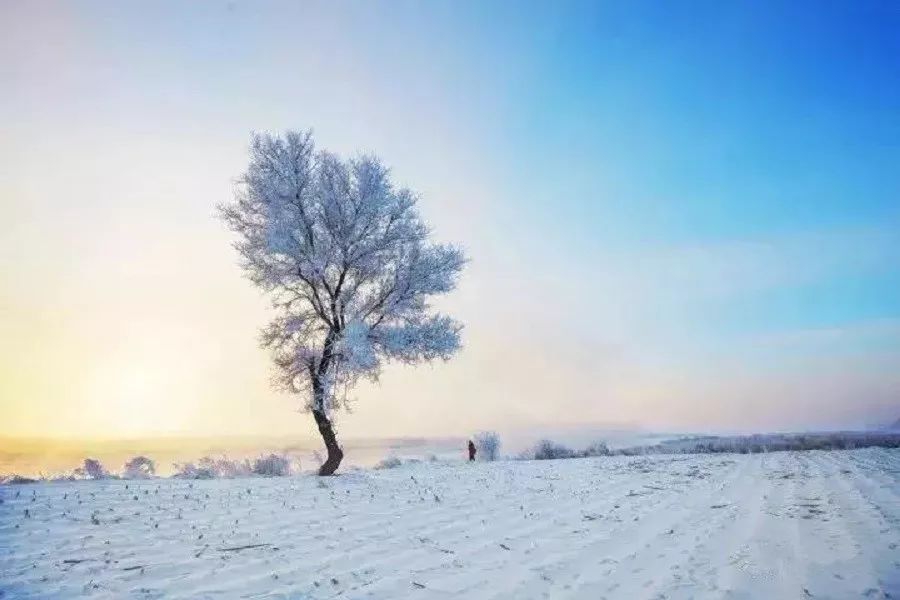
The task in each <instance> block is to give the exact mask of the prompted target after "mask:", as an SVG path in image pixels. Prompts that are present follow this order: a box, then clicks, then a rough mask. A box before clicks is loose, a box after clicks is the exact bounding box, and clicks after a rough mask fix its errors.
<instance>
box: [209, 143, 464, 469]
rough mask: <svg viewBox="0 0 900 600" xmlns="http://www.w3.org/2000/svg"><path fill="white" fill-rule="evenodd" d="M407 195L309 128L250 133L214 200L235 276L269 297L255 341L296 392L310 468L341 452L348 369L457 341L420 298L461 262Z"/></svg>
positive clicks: (453, 347) (447, 281) (425, 356)
mask: <svg viewBox="0 0 900 600" xmlns="http://www.w3.org/2000/svg"><path fill="white" fill-rule="evenodd" d="M416 200H417V196H416V194H415V193H413V192H412V191H410V190H408V189H406V188H397V187H395V186H394V184H393V183H392V182H391V179H390V174H389V171H388V169H387V168H386V167H385V166H384V165H382V163H381V162H380V161H379V160H378V159H377V158H376V157H374V156H370V155H365V156H360V157H358V158H355V159H350V160H347V159H342V158H340V157H338V156H336V155H334V154H331V153H329V152H326V151H318V152H317V151H316V150H315V147H314V144H313V139H312V134H311V132H309V131H306V132H294V131H288V132H286V133H285V134H284V135H282V136H273V135H269V134H261V135H254V136H253V137H252V141H251V145H250V165H249V167H248V168H247V171H246V172H245V173H244V175H243V177H241V178H240V179H239V182H238V187H237V190H236V192H235V197H234V200H233V201H232V202H230V203H225V204H222V205H220V206H219V212H220V216H221V218H222V219H223V220H224V221H225V222H226V224H227V225H228V226H229V228H231V229H232V230H233V231H234V232H236V233H237V234H238V236H239V241H238V242H237V243H236V244H235V247H236V248H237V250H238V252H239V253H240V255H241V258H242V267H243V269H244V272H245V273H246V275H247V277H248V278H249V279H250V280H251V281H252V282H253V283H254V284H255V285H257V286H258V287H260V288H261V289H263V290H264V291H266V292H268V293H269V294H270V296H271V298H272V303H273V306H274V308H275V310H276V313H277V315H276V317H275V318H274V319H273V320H272V322H271V323H270V324H269V326H268V327H266V328H265V329H264V330H263V331H262V336H261V344H262V346H263V347H264V348H267V349H269V350H270V351H271V353H272V356H273V359H274V363H275V368H276V374H275V378H274V380H275V384H276V386H277V387H278V388H280V389H284V390H287V391H289V392H293V393H298V394H306V395H307V400H306V403H305V405H304V407H305V408H306V410H308V411H309V412H311V413H312V415H313V418H314V419H315V422H316V426H317V427H318V430H319V433H320V434H321V436H322V440H323V441H324V443H325V448H326V450H327V453H328V455H327V458H326V460H325V462H324V463H322V466H321V467H320V469H319V474H320V475H331V474H333V473H334V472H335V470H337V468H338V466H339V465H340V463H341V460H342V459H343V456H344V453H343V450H342V449H341V447H340V445H339V444H338V442H337V438H336V436H335V432H334V427H333V412H334V411H335V410H336V409H338V408H340V407H341V406H342V405H344V404H345V403H346V398H347V397H346V393H347V390H348V389H349V388H350V387H352V386H353V385H354V384H355V383H356V382H357V381H358V380H359V378H360V377H368V378H370V379H373V380H375V379H377V377H378V374H379V372H380V370H381V366H382V364H383V363H384V362H385V361H387V360H398V361H401V362H405V363H417V362H421V361H431V360H434V359H438V358H440V359H444V360H447V359H449V358H450V357H451V356H452V355H453V354H454V353H455V352H456V351H457V350H458V349H459V347H460V338H459V333H460V330H461V329H462V325H461V324H459V323H458V322H456V321H454V320H453V319H451V318H450V317H448V316H445V315H442V314H439V313H435V312H433V311H432V310H431V306H430V305H429V300H430V298H431V297H432V296H436V295H439V294H443V293H446V292H449V291H451V290H453V289H454V287H455V286H456V279H457V277H458V275H459V273H460V272H461V270H462V267H463V265H464V263H465V258H464V256H463V254H462V252H461V250H459V249H458V248H456V247H455V246H452V245H446V244H436V243H433V242H431V241H430V240H429V235H430V231H429V229H428V227H427V226H426V225H425V224H424V223H423V221H422V219H421V218H420V216H419V214H418V211H417V210H416Z"/></svg>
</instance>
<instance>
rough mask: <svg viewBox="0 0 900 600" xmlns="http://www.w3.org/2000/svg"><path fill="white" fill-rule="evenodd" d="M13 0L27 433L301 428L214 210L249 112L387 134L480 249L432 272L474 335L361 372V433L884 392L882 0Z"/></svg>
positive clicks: (658, 420) (10, 416)
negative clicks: (269, 362) (452, 273)
mask: <svg viewBox="0 0 900 600" xmlns="http://www.w3.org/2000/svg"><path fill="white" fill-rule="evenodd" d="M0 17H2V18H0V23H2V25H0V51H2V52H0V56H2V58H0V84H2V87H3V89H4V91H5V93H4V95H3V96H2V97H0V126H2V136H3V140H4V142H3V144H2V145H0V159H2V160H0V194H2V195H0V201H2V202H3V206H4V209H5V211H6V213H7V215H8V217H9V218H8V219H7V220H6V222H5V223H3V224H0V251H2V255H3V258H2V259H0V260H2V261H3V262H2V263H0V264H2V266H3V268H4V272H5V273H7V274H8V276H7V278H6V281H5V282H4V283H3V286H4V288H5V289H4V290H3V292H4V295H5V296H6V297H7V298H9V300H8V302H7V310H5V311H4V312H3V314H2V315H0V325H2V326H3V331H4V332H5V334H6V336H5V337H6V339H7V340H16V343H12V344H7V347H6V348H4V349H3V350H4V352H3V358H4V360H5V361H6V364H7V365H8V367H7V368H8V369H9V371H10V375H9V376H8V377H6V378H4V381H3V383H2V384H0V385H4V386H5V388H0V392H2V393H3V394H4V395H5V396H6V397H9V398H12V397H15V398H18V399H20V400H19V401H17V402H16V403H12V402H9V403H7V404H6V406H5V407H4V410H5V414H4V415H3V416H4V418H5V420H6V421H7V422H10V423H13V425H12V429H13V430H16V431H21V432H26V433H28V432H32V433H33V432H35V431H41V430H48V431H52V432H54V433H55V434H59V435H66V434H73V433H79V432H80V433H85V434H87V433H90V434H98V433H102V432H104V431H108V430H110V429H118V430H121V431H123V432H126V433H129V434H143V433H159V432H175V433H179V432H181V433H184V432H187V433H192V432H217V433H222V432H231V431H234V430H235V429H238V430H241V431H243V429H241V428H244V429H246V431H247V432H254V433H255V432H261V431H262V432H267V431H271V430H273V429H278V428H279V427H284V428H285V430H286V431H294V430H296V429H297V428H299V427H305V426H306V420H301V418H300V417H297V420H290V419H288V420H285V419H284V418H282V416H283V415H284V414H285V410H290V408H291V407H292V406H294V404H296V403H295V402H294V401H293V400H292V399H290V398H284V397H281V396H278V395H276V394H274V393H273V392H271V391H270V390H269V389H268V387H267V383H266V382H267V366H266V357H265V355H264V354H263V353H262V352H261V351H260V350H258V349H257V348H256V347H255V330H256V328H257V327H258V326H260V325H262V324H263V323H264V322H265V318H266V308H265V303H264V302H263V301H262V300H261V299H260V298H259V297H258V295H257V294H256V293H255V292H254V291H253V290H251V289H249V285H248V284H247V283H246V282H245V281H243V280H241V279H240V277H239V273H238V271H237V269H236V267H235V266H234V256H233V255H232V254H231V251H230V248H229V247H228V242H229V238H228V235H227V233H226V232H224V231H223V228H222V227H221V225H220V224H219V223H217V222H216V221H215V220H214V219H212V218H211V215H212V213H213V207H214V206H215V204H216V203H217V202H219V201H221V200H223V199H224V198H227V197H228V196H229V195H230V194H231V189H232V182H233V180H234V178H235V177H237V175H238V174H239V173H240V171H241V169H242V168H243V166H244V164H245V162H246V145H247V140H248V136H249V132H250V131H252V130H270V131H278V130H283V129H286V128H305V127H313V128H314V129H315V131H316V136H317V140H318V142H319V144H320V145H322V146H323V147H328V148H330V149H333V150H336V151H339V152H343V153H353V152H356V151H361V150H362V151H366V150H371V151H375V152H377V153H378V154H379V155H381V156H382V157H383V158H384V160H385V161H386V162H387V163H388V164H390V165H391V166H392V167H393V169H394V174H395V177H396V179H397V180H398V181H399V182H401V183H403V184H405V185H409V186H410V187H412V188H414V189H416V190H418V191H419V192H421V193H422V196H423V202H422V211H423V212H424V214H425V215H426V217H427V218H428V219H429V220H430V221H431V223H432V224H433V225H434V228H435V231H436V234H437V235H438V236H439V237H441V238H442V239H446V240H453V241H457V242H460V243H462V244H463V245H464V246H465V247H466V248H467V250H468V252H469V254H470V255H471V257H472V263H471V265H470V267H469V270H468V273H467V275H466V276H465V278H464V280H463V282H462V285H461V287H460V289H459V291H458V292H457V293H456V294H455V295H454V296H453V297H452V298H449V299H447V300H446V305H447V307H448V309H450V310H452V311H454V312H455V313H456V314H457V315H458V316H459V317H460V318H462V319H463V320H464V321H465V322H466V324H467V329H466V337H465V343H466V349H465V351H464V352H463V353H462V355H461V356H460V357H459V358H458V359H457V360H455V361H453V362H451V363H448V364H446V365H439V366H435V367H433V368H424V369H419V370H416V371H411V370H409V369H399V368H398V369H392V370H390V371H389V372H388V373H386V374H385V377H384V378H383V380H382V384H381V386H380V387H364V388H362V389H361V390H360V392H359V398H360V401H359V404H358V409H357V410H356V411H355V412H354V414H352V415H350V416H347V417H344V419H345V420H344V422H343V426H344V427H345V429H346V430H347V431H349V432H351V433H357V434H362V433H372V432H374V433H383V434H416V433H427V434H439V433H465V432H467V431H469V430H470V429H473V428H481V427H495V428H502V426H510V427H512V426H522V427H526V426H528V427H531V426H535V425H536V424H541V423H548V422H553V423H557V424H559V425H567V424H581V423H613V424H615V423H623V424H637V425H641V426H646V427H651V428H682V429H683V428H693V429H729V430H734V429H754V428H755V429H761V428H768V429H772V428H780V429H784V428H804V427H819V426H822V427H824V426H828V427H835V426H853V425H859V424H865V423H875V422H881V421H884V420H893V419H895V418H896V417H897V416H898V415H897V413H898V412H900V375H898V373H900V69H898V64H900V8H898V5H897V4H896V3H890V2H856V3H822V2H784V3H776V2H766V3H720V2H692V3H681V4H673V3H665V2H655V3H651V2H603V3H596V2H584V3H577V2H554V3H549V2H546V3H538V2H533V3H528V2H431V3H420V2H391V3H362V2H356V3H350V2H348V3H324V2H322V3H287V2H285V3H273V2H262V3H247V2H229V3H214V2H209V3H190V4H185V3H177V2H171V3H165V2H163V3H154V4H140V3H117V4H110V3H105V2H74V3H59V4H54V3H24V4H23V3H14V2H9V1H4V2H2V3H0ZM187 256H189V257H190V258H191V260H185V258H186V257H187ZM61 257H64V259H61ZM63 299H64V300H63ZM48 340H52V341H53V343H49V344H48V343H47V341H48ZM126 340H127V341H126ZM173 345H174V346H178V347H179V348H182V349H183V348H191V349H198V351H197V352H196V353H188V352H186V351H185V350H180V351H179V352H173V350H172V347H173ZM72 355H76V356H78V357H79V358H78V360H77V361H75V363H74V364H71V365H69V366H67V367H65V369H67V370H64V372H63V373H62V374H61V378H62V379H64V380H66V382H67V383H66V385H63V384H62V383H60V382H55V381H47V378H46V377H44V376H43V373H42V370H41V369H40V367H39V366H38V365H40V364H46V363H47V362H58V363H61V364H62V363H65V364H68V362H67V359H66V357H67V356H72ZM184 365H193V366H192V368H186V367H185V366H184ZM173 373H175V375H173ZM109 382H112V383H109ZM163 396H164V397H166V398H169V400H167V401H165V402H162V403H160V402H159V401H158V398H160V397H163ZM248 396H249V397H253V398H255V399H256V400H255V402H256V403H257V407H256V409H255V411H254V416H253V417H252V418H246V417H245V413H246V398H247V397H248ZM423 398H424V399H427V401H422V402H420V401H419V400H418V399H423ZM466 400H468V401H466ZM137 407H139V410H138V408H137ZM185 407H187V408H185ZM213 407H215V409H213ZM178 410H180V411H181V412H183V413H184V414H183V415H182V416H181V418H180V419H173V418H172V417H171V413H172V412H173V411H178ZM213 412H216V413H217V415H218V416H214V417H209V415H210V414H211V413H213ZM136 413H140V414H146V415H147V417H146V418H145V419H143V420H135V419H134V418H133V415H134V414H136ZM116 415H118V416H116ZM397 415H404V416H405V418H404V419H399V420H398V419H397V418H396V417H397ZM129 419H130V420H129ZM48 420H49V422H50V425H47V422H48ZM126 421H127V422H126ZM398 423H400V425H398Z"/></svg>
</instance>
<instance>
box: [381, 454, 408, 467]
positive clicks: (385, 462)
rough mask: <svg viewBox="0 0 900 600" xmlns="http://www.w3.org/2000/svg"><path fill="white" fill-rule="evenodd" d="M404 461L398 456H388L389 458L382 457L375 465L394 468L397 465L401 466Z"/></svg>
mask: <svg viewBox="0 0 900 600" xmlns="http://www.w3.org/2000/svg"><path fill="white" fill-rule="evenodd" d="M401 464H403V463H402V461H401V460H400V459H399V458H397V457H396V456H388V457H387V458H383V459H381V460H380V461H379V462H378V464H377V465H375V468H376V469H393V468H395V467H399V466H400V465H401Z"/></svg>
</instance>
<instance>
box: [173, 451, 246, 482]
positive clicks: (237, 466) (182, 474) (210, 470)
mask: <svg viewBox="0 0 900 600" xmlns="http://www.w3.org/2000/svg"><path fill="white" fill-rule="evenodd" d="M176 469H177V470H176V472H175V474H174V475H172V476H173V477H177V478H179V479H221V478H224V479H231V478H234V477H247V476H249V475H251V474H252V472H253V466H252V465H251V464H250V462H249V461H246V460H243V461H238V460H230V459H228V458H227V457H224V456H223V457H221V458H214V457H212V456H204V457H203V458H201V459H200V460H199V461H197V464H194V463H192V462H188V463H183V464H180V465H176Z"/></svg>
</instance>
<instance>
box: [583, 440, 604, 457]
mask: <svg viewBox="0 0 900 600" xmlns="http://www.w3.org/2000/svg"><path fill="white" fill-rule="evenodd" d="M579 454H581V456H585V457H587V456H609V455H610V454H611V452H610V451H609V448H608V447H607V445H606V443H605V442H594V443H593V444H591V445H590V446H588V447H587V448H585V449H584V450H582V451H581V452H580V453H579Z"/></svg>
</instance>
